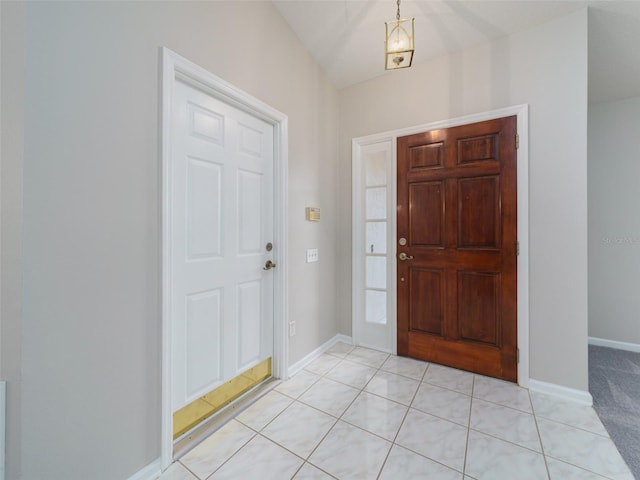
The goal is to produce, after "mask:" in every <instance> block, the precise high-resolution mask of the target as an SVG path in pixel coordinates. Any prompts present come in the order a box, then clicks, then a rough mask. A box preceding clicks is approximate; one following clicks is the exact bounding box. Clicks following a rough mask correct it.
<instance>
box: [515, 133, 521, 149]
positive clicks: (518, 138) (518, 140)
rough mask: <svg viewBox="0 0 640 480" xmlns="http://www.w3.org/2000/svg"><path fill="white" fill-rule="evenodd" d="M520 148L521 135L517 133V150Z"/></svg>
mask: <svg viewBox="0 0 640 480" xmlns="http://www.w3.org/2000/svg"><path fill="white" fill-rule="evenodd" d="M519 148H520V135H518V134H517V133H516V150H517V149H519Z"/></svg>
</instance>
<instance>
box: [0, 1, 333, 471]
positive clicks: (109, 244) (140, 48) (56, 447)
mask: <svg viewBox="0 0 640 480" xmlns="http://www.w3.org/2000/svg"><path fill="white" fill-rule="evenodd" d="M19 8H24V9H25V10H26V16H25V24H26V27H25V30H24V32H25V33H21V32H22V31H23V29H22V28H21V19H20V15H19V12H16V10H19ZM2 9H3V10H2V22H3V24H2V27H3V28H2V48H3V52H2V53H3V55H2V67H3V69H2V70H3V78H2V87H3V92H2V93H3V97H2V98H3V115H4V113H5V106H6V105H5V100H6V99H7V98H10V99H11V101H12V102H15V103H16V105H15V106H14V107H15V108H13V111H15V112H18V116H16V117H15V118H13V119H12V121H13V123H14V125H15V127H16V128H17V130H18V131H19V133H20V132H21V131H22V129H24V143H23V142H22V141H21V138H20V137H19V136H18V137H12V136H10V134H11V133H12V132H11V131H9V130H7V129H5V125H6V124H5V121H4V120H5V119H4V117H3V132H2V133H3V138H2V146H3V156H2V166H3V170H4V168H5V166H6V167H7V168H11V169H12V171H11V172H9V173H10V176H6V175H5V172H4V171H3V178H2V179H3V185H2V187H3V188H2V195H3V198H2V208H3V211H2V213H3V215H2V232H3V235H5V233H6V232H7V229H11V230H9V231H10V234H8V235H7V237H11V238H9V241H8V242H7V241H5V240H6V239H5V237H4V236H3V239H2V240H3V242H2V248H3V257H2V260H3V263H2V268H3V272H2V274H3V278H4V276H5V275H8V276H10V278H9V282H8V283H7V284H6V285H5V284H4V283H3V287H2V288H3V305H2V308H3V316H2V320H3V324H2V334H3V337H2V338H3V345H2V348H3V352H2V355H3V366H4V365H9V364H11V362H13V363H14V364H16V365H17V369H18V371H21V374H22V378H23V381H22V412H20V410H19V408H18V406H17V405H16V404H12V405H10V406H9V408H10V412H9V428H10V430H11V431H12V432H11V433H10V438H9V439H8V440H9V443H10V445H13V447H12V448H14V449H16V448H19V449H20V451H18V452H17V455H15V456H13V455H10V456H9V457H8V459H7V462H8V466H9V469H10V472H11V473H10V475H9V478H12V479H13V478H25V479H39V478H50V479H87V478H91V479H96V480H98V479H117V478H127V477H129V476H130V475H132V474H133V473H135V472H136V471H138V470H139V469H141V468H142V467H143V466H145V465H146V464H148V463H150V462H151V461H153V460H155V459H156V458H158V457H159V455H160V361H161V351H160V337H161V321H160V305H161V302H160V223H159V219H160V196H159V195H160V192H159V182H160V168H159V166H160V160H159V156H158V144H159V133H158V132H159V129H158V125H159V123H158V122H159V117H158V115H159V109H158V105H159V103H158V99H159V47H160V46H167V47H169V48H171V49H172V50H174V51H176V52H177V53H179V54H181V55H183V56H185V57H186V58H188V59H190V60H192V61H194V62H195V63H197V64H199V65H201V66H203V67H204V68H206V69H208V70H210V71H211V72H213V73H215V74H216V75H218V76H220V77H222V78H223V79H225V80H227V81H229V82H231V83H233V84H235V85H236V86H238V87H239V88H241V89H243V90H245V91H247V92H248V93H250V94H252V95H254V96H256V97H258V98H259V99H261V100H262V101H264V102H266V103H268V104H270V105H271V106H273V107H274V108H276V109H278V110H280V111H282V112H284V113H285V114H287V115H288V116H289V127H290V130H289V165H290V171H289V180H290V192H289V202H290V205H291V211H290V216H289V222H290V223H289V225H290V230H291V234H290V238H289V242H290V243H289V245H290V251H289V259H290V265H288V266H287V267H288V268H289V279H290V282H291V286H292V288H291V292H290V305H289V308H290V315H291V320H296V321H297V335H296V336H295V337H294V338H292V339H291V346H290V362H291V363H293V362H295V361H297V360H299V359H300V358H302V357H303V356H304V355H305V354H307V353H308V352H309V351H311V350H313V349H315V348H316V347H318V346H319V345H321V344H322V343H324V342H325V341H327V340H328V339H330V338H331V337H332V336H333V335H335V333H336V332H337V330H338V327H337V323H336V320H335V297H336V289H335V284H334V282H333V279H334V278H335V275H336V273H335V271H334V264H335V261H334V256H335V240H334V239H335V238H336V214H337V212H336V210H337V203H336V199H335V198H336V195H335V192H334V189H333V185H334V183H335V179H336V177H337V174H338V172H337V168H336V165H337V160H338V149H337V145H338V144H337V139H338V134H337V131H338V130H337V129H338V103H337V100H338V95H337V92H336V90H335V89H334V88H333V87H332V85H331V84H330V83H329V82H328V80H327V79H326V78H325V76H324V74H323V72H322V71H321V70H320V69H319V67H318V66H317V64H316V63H315V62H314V61H313V59H312V58H311V56H310V55H309V54H308V53H307V52H306V50H305V49H304V48H303V47H302V45H301V44H300V43H299V41H298V40H297V39H296V38H295V37H294V35H293V33H292V32H291V31H290V29H289V28H288V26H287V25H286V23H285V22H284V21H283V20H282V18H281V17H280V16H279V15H278V13H277V11H276V10H275V8H274V7H273V6H272V4H271V3H270V2H175V3H174V2H110V1H109V2H68V3H59V2H38V3H36V2H27V3H26V5H24V6H23V7H13V6H6V4H5V2H3V4H2ZM14 25H17V26H16V27H13V26H14ZM6 26H9V28H7V29H5V27H6ZM22 35H24V37H23V36H22ZM23 39H24V43H25V45H26V47H25V48H26V49H25V52H24V53H23V52H21V51H20V45H21V43H22V41H23ZM5 48H7V49H8V51H9V53H10V55H9V56H7V57H5ZM20 62H24V64H25V71H24V77H25V78H24V91H25V95H24V102H22V98H21V92H20V90H21V87H20V85H21V83H22V82H21V75H22V73H21V71H20V69H18V70H17V71H11V72H7V70H6V67H11V66H16V65H17V66H18V67H19V66H20ZM5 80H6V81H5ZM10 87H13V89H12V90H7V89H8V88H10ZM5 90H6V91H5ZM22 108H24V122H23V121H22V120H21V118H20V116H19V112H20V111H21V109H22ZM5 142H7V143H5ZM9 148H12V149H13V150H12V151H11V152H10V153H15V154H16V156H15V157H13V156H11V157H5V152H6V151H8V149H9ZM22 150H24V162H22V160H21V159H20V156H21V155H22ZM22 168H24V186H23V189H21V185H22V181H21V173H20V172H21V171H22ZM9 181H15V182H17V183H16V185H15V187H14V190H15V192H13V193H12V192H11V191H9V190H6V189H5V187H6V185H5V182H9ZM22 195H24V214H22V211H21V207H20V204H19V199H20V198H21V197H22ZM7 197H8V200H9V201H8V203H7ZM307 205H312V206H319V207H321V208H322V221H321V222H320V223H319V224H310V223H308V222H305V220H304V207H305V206H307ZM21 219H23V221H24V233H23V235H22V239H20V222H21V221H22V220H21ZM14 227H16V228H17V230H15V231H14V230H13V228H14ZM16 239H17V240H18V242H17V244H15V242H13V243H12V242H11V241H12V240H16ZM20 243H22V244H23V261H22V265H21V266H20V261H19V260H20V255H19V252H20ZM311 247H317V248H319V252H320V262H319V263H317V264H311V265H307V264H306V263H305V249H307V248H311ZM5 261H6V262H5ZM5 265H9V267H11V266H12V265H13V266H17V267H18V268H17V270H16V269H11V270H9V271H7V272H5ZM20 270H22V272H23V281H24V287H23V292H22V293H23V302H22V308H23V312H22V316H20V313H19V311H16V312H11V315H8V316H5V314H4V313H5V303H4V298H5V294H7V295H8V294H9V293H14V291H13V290H10V289H11V288H12V287H15V286H16V285H18V286H19V285H20V278H19V277H20ZM17 293H19V290H18V292H17ZM16 298H19V295H18V297H16ZM18 306H19V302H18ZM20 329H21V330H22V341H20V337H19V336H17V337H16V335H13V336H12V338H13V339H14V340H16V339H17V345H16V346H12V347H11V351H10V352H9V353H7V352H5V346H6V345H5V343H6V342H7V341H8V340H6V339H5V332H6V331H9V332H12V331H18V332H19V331H20ZM20 348H21V349H22V353H20V351H19V350H20ZM5 357H8V360H9V363H6V362H5ZM3 370H4V368H3ZM10 380H11V379H10ZM14 380H15V381H14V382H13V383H11V382H10V384H9V390H10V391H12V389H14V388H18V387H19V386H20V385H19V382H18V379H14ZM16 446H18V447H16ZM20 447H21V448H20ZM20 454H21V457H22V458H20ZM20 470H21V471H20ZM20 475H21V477H20Z"/></svg>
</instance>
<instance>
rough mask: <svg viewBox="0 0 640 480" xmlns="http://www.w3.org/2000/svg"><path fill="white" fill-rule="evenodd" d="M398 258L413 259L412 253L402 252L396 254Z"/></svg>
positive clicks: (403, 259)
mask: <svg viewBox="0 0 640 480" xmlns="http://www.w3.org/2000/svg"><path fill="white" fill-rule="evenodd" d="M398 258H399V259H400V260H402V261H403V262H404V261H406V260H413V255H407V254H406V253H404V252H400V254H399V255H398Z"/></svg>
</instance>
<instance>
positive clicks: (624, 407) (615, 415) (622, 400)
mask: <svg viewBox="0 0 640 480" xmlns="http://www.w3.org/2000/svg"><path fill="white" fill-rule="evenodd" d="M589 392H590V393H591V395H592V396H593V407H594V408H595V410H596V413H597V414H598V416H599V417H600V420H602V423H603V424H604V426H605V428H606V429H607V431H608V432H609V435H610V436H611V439H612V440H613V442H614V443H615V444H616V447H618V450H619V451H620V453H621V454H622V457H623V458H624V460H625V461H626V462H627V465H628V466H629V468H630V469H631V471H632V472H633V475H634V477H635V478H636V479H638V480H640V353H635V352H628V351H625V350H616V349H613V348H606V347H597V346H594V345H589Z"/></svg>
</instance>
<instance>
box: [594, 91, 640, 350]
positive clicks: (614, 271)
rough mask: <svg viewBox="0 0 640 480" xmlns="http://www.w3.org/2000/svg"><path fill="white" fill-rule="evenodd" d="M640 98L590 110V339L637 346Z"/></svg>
mask: <svg viewBox="0 0 640 480" xmlns="http://www.w3.org/2000/svg"><path fill="white" fill-rule="evenodd" d="M639 124H640V97H636V98H630V99H627V100H621V101H616V102H609V103H600V104H597V105H592V106H591V107H590V108H589V336H591V337H596V338H602V339H605V340H614V341H618V342H628V343H634V344H638V345H640V295H638V292H639V291H640V216H639V215H638V207H639V206H640V186H639V181H640V135H638V125H639Z"/></svg>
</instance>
